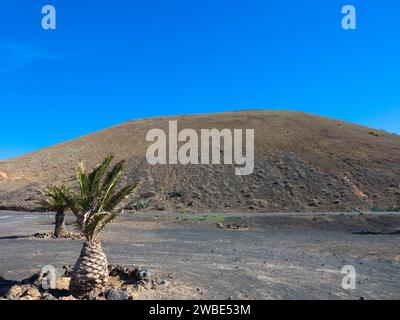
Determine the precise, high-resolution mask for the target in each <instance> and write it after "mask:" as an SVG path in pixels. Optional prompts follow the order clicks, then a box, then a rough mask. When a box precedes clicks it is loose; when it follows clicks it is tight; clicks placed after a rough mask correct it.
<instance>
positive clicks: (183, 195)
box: [168, 190, 185, 198]
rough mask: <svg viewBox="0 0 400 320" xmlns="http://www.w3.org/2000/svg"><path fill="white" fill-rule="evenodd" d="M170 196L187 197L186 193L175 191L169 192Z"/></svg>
mask: <svg viewBox="0 0 400 320" xmlns="http://www.w3.org/2000/svg"><path fill="white" fill-rule="evenodd" d="M168 196H169V197H170V198H184V197H185V192H183V191H177V190H175V191H171V192H169V193H168Z"/></svg>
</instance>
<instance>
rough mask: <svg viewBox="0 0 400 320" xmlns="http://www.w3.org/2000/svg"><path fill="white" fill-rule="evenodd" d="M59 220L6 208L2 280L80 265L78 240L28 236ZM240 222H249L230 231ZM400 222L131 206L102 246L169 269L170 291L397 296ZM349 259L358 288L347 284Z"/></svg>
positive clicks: (122, 258) (1, 229) (394, 217)
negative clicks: (135, 209)
mask: <svg viewBox="0 0 400 320" xmlns="http://www.w3.org/2000/svg"><path fill="white" fill-rule="evenodd" d="M52 222H53V216H52V215H50V214H43V213H37V214H36V213H33V214H32V213H29V214H28V213H26V214H25V213H24V214H23V213H15V212H7V211H3V212H0V259H1V262H0V274H1V275H2V276H3V277H4V278H6V279H22V278H24V277H28V276H30V275H31V274H32V272H35V271H37V270H39V269H40V267H41V266H43V265H46V264H52V265H55V266H61V265H71V264H73V263H74V261H75V259H76V258H77V255H78V254H79V251H80V248H81V243H80V241H78V240H51V239H50V240H39V239H32V238H27V237H26V236H28V235H31V234H33V233H35V232H38V231H50V230H52V228H53V226H52ZM217 223H222V224H223V225H224V226H225V227H224V229H219V228H217V227H216V225H217ZM233 223H235V224H237V225H241V226H242V227H243V226H248V227H249V228H248V229H245V230H232V229H228V228H227V225H229V224H233ZM69 228H70V229H72V227H71V226H69ZM399 230H400V214H372V215H355V214H329V215H328V214H324V215H322V214H298V213H297V214H293V215H292V214H229V215H220V214H214V216H212V215H211V214H209V216H204V214H164V213H163V214H148V213H146V214H135V215H132V214H124V215H123V216H122V217H120V219H119V220H118V221H117V222H116V223H115V224H113V225H111V226H109V228H108V229H106V232H105V233H104V234H103V248H104V251H105V252H106V254H107V256H108V258H109V262H110V263H112V264H116V263H119V264H140V265H144V266H148V267H150V268H152V269H154V270H156V271H157V272H159V273H161V274H164V275H166V276H167V275H169V274H171V275H172V276H173V278H174V279H175V281H176V283H177V284H178V285H181V286H183V287H184V288H185V290H181V291H179V290H178V291H176V292H175V294H174V296H173V298H200V299H212V298H214V299H228V298H233V299H314V298H315V299H360V298H361V297H362V298H364V299H400V276H399V274H400V247H399V241H400V231H399ZM348 264H350V265H353V266H354V267H355V268H356V271H357V288H356V289H355V290H344V289H342V287H341V281H342V278H343V276H344V274H342V273H340V271H341V269H342V267H343V266H344V265H348ZM149 297H150V298H151V297H154V296H151V295H150V296H149ZM164 298H168V297H165V296H164Z"/></svg>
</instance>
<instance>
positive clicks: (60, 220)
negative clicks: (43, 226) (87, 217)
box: [42, 185, 71, 238]
mask: <svg viewBox="0 0 400 320" xmlns="http://www.w3.org/2000/svg"><path fill="white" fill-rule="evenodd" d="M70 192H71V191H70V190H69V188H68V187H66V186H64V185H62V186H60V187H58V186H47V187H46V188H45V189H44V190H43V191H42V193H43V195H44V196H45V200H44V206H45V207H46V208H47V209H49V210H51V211H54V212H56V215H55V218H56V221H55V227H54V236H55V237H56V238H62V237H63V236H64V235H65V234H66V233H67V229H66V228H65V211H66V210H67V208H68V205H67V202H66V201H65V198H66V197H67V196H68V195H69V194H70Z"/></svg>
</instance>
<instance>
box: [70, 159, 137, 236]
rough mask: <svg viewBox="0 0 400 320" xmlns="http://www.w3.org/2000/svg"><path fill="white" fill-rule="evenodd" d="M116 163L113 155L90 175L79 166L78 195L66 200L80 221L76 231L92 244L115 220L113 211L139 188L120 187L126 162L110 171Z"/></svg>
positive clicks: (120, 163)
mask: <svg viewBox="0 0 400 320" xmlns="http://www.w3.org/2000/svg"><path fill="white" fill-rule="evenodd" d="M113 159H114V157H113V156H112V155H109V156H107V157H106V158H105V159H104V160H103V161H102V162H101V163H100V164H99V165H98V166H96V167H95V168H94V169H93V170H92V171H91V172H90V173H86V171H85V169H84V168H83V166H82V165H80V166H79V167H78V172H77V178H78V183H79V192H78V193H69V194H68V195H67V196H65V202H66V203H67V205H68V206H69V207H70V208H71V210H72V211H73V212H74V213H75V215H76V217H77V219H76V227H77V228H79V229H80V230H81V231H82V233H83V234H84V235H85V237H86V238H87V239H88V240H89V241H92V240H94V239H95V238H96V237H97V235H98V234H99V232H100V231H101V230H103V228H104V227H105V226H106V225H107V224H108V223H110V222H111V221H112V220H114V219H115V217H116V216H117V213H115V212H113V211H115V209H116V208H117V206H118V205H119V204H120V203H121V202H122V201H123V200H124V199H125V198H126V197H127V196H129V195H130V194H131V193H132V192H133V191H134V190H135V189H136V187H137V185H138V183H137V182H135V183H133V184H130V185H126V186H123V187H118V185H119V184H120V182H121V178H122V171H123V167H124V163H125V161H123V160H121V161H119V162H117V163H116V164H115V165H114V166H113V167H112V168H111V169H109V168H110V165H111V162H112V160H113Z"/></svg>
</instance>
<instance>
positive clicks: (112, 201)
mask: <svg viewBox="0 0 400 320" xmlns="http://www.w3.org/2000/svg"><path fill="white" fill-rule="evenodd" d="M137 186H138V182H135V183H133V184H130V185H127V186H125V187H123V188H121V189H120V190H119V191H117V192H116V193H115V194H113V195H112V196H110V197H108V198H107V199H105V200H106V201H105V202H104V206H103V210H105V211H110V210H112V209H113V208H115V207H116V206H117V205H118V204H119V203H120V202H121V201H122V200H123V199H124V198H126V197H127V196H129V195H130V194H131V193H132V192H133V191H135V190H136V188H137Z"/></svg>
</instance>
